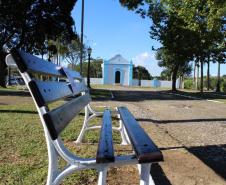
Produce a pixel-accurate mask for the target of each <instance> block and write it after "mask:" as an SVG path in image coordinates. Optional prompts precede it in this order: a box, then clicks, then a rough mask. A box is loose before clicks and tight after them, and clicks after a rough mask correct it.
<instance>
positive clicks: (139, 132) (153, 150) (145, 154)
mask: <svg viewBox="0 0 226 185" xmlns="http://www.w3.org/2000/svg"><path fill="white" fill-rule="evenodd" d="M118 111H119V114H120V117H121V119H122V121H123V124H124V126H125V128H126V131H127V133H128V136H129V138H130V141H131V143H132V146H133V148H134V151H135V153H136V156H137V159H138V162H139V163H150V162H159V161H162V160H163V156H162V153H161V151H160V150H159V149H158V148H157V146H156V145H155V144H154V142H153V141H152V140H151V139H150V137H149V136H148V135H147V134H146V132H145V131H144V129H143V128H142V127H141V126H140V125H139V123H138V122H137V121H136V120H135V118H134V117H133V115H132V114H131V113H130V112H129V110H128V109H127V108H126V107H119V108H118Z"/></svg>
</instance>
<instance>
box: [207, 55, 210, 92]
mask: <svg viewBox="0 0 226 185" xmlns="http://www.w3.org/2000/svg"><path fill="white" fill-rule="evenodd" d="M207 90H208V91H209V90H210V60H209V58H208V61H207Z"/></svg>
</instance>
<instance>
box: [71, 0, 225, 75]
mask: <svg viewBox="0 0 226 185" xmlns="http://www.w3.org/2000/svg"><path fill="white" fill-rule="evenodd" d="M72 16H73V18H74V20H75V24H76V29H77V32H78V33H79V34H80V29H81V27H80V24H81V0H78V1H77V3H76V5H75V7H74V10H73V11H72ZM150 25H151V20H150V19H142V18H141V17H140V16H139V15H137V14H135V13H134V12H132V11H128V10H127V9H126V8H124V7H122V6H121V5H120V3H119V0H85V20H84V42H85V43H86V45H89V46H91V47H92V49H93V52H92V57H94V58H95V57H101V58H104V59H110V58H111V57H113V56H115V55H116V54H121V55H122V56H123V57H124V58H126V59H127V60H133V63H134V64H135V65H142V66H145V67H146V68H147V69H148V70H149V72H150V73H151V75H152V76H156V75H160V73H161V70H162V69H161V68H160V67H158V65H157V61H156V60H155V52H154V51H152V50H151V48H152V46H154V47H155V48H158V47H159V46H160V44H159V43H158V42H157V41H155V40H152V39H151V38H150V36H149V29H150ZM204 70H205V71H206V69H205V68H204ZM221 71H222V74H226V65H222V70H221ZM210 72H211V75H214V76H215V75H216V74H217V66H216V64H213V65H211V71H210Z"/></svg>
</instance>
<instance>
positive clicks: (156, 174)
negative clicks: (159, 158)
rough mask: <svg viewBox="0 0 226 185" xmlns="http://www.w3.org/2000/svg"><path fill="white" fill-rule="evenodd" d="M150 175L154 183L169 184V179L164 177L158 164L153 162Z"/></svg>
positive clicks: (158, 184)
mask: <svg viewBox="0 0 226 185" xmlns="http://www.w3.org/2000/svg"><path fill="white" fill-rule="evenodd" d="M151 175H152V178H153V180H154V182H155V185H163V184H164V185H171V183H170V181H169V179H168V178H167V177H166V175H165V173H164V172H163V170H162V168H161V166H160V165H159V164H157V163H154V164H152V165H151Z"/></svg>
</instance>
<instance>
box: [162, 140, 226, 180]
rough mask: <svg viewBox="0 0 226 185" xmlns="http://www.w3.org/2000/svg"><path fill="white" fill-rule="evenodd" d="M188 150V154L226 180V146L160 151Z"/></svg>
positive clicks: (184, 147)
mask: <svg viewBox="0 0 226 185" xmlns="http://www.w3.org/2000/svg"><path fill="white" fill-rule="evenodd" d="M181 148H183V149H186V150H187V151H188V152H190V153H191V154H193V155H194V156H196V157H197V158H199V159H200V160H201V161H202V162H203V163H204V164H205V165H206V166H208V167H209V168H211V169H212V170H213V171H214V172H215V173H216V174H218V175H219V176H221V177H222V178H224V179H225V180H226V144H222V145H206V146H191V147H186V146H179V147H178V146H176V147H164V148H159V149H160V150H162V151H163V150H175V149H181Z"/></svg>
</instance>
